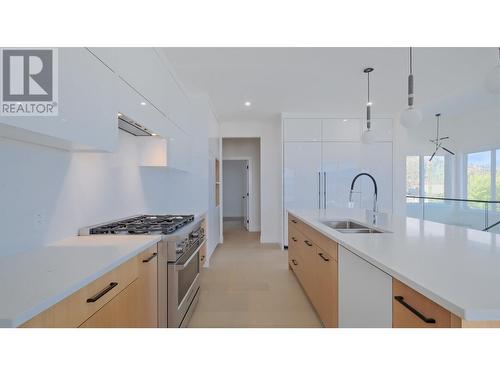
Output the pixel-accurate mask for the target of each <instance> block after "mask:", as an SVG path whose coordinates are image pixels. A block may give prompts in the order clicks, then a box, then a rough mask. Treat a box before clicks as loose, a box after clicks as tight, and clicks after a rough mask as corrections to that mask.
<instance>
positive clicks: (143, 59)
mask: <svg viewBox="0 0 500 375" xmlns="http://www.w3.org/2000/svg"><path fill="white" fill-rule="evenodd" d="M92 52H93V53H95V54H96V55H97V56H98V57H99V58H100V59H101V60H102V61H104V62H105V64H107V65H109V66H110V67H111V69H113V70H114V71H115V72H116V73H117V74H118V75H119V76H120V77H121V78H122V79H123V80H124V81H126V82H127V83H128V84H129V85H130V86H132V87H133V88H134V89H135V90H136V91H137V92H138V93H140V95H141V96H143V98H144V99H145V100H146V101H147V102H148V103H149V104H151V105H153V106H154V107H155V108H156V109H157V110H159V111H160V112H161V113H163V114H164V115H165V116H166V117H168V118H169V119H170V120H171V121H172V122H173V123H174V124H175V125H176V126H177V127H179V128H182V129H184V130H185V131H186V132H188V133H189V131H190V130H191V118H190V113H191V111H190V101H189V98H188V97H187V96H186V94H185V92H184V91H183V90H182V88H181V87H180V84H179V83H178V82H177V81H176V80H175V78H174V76H173V74H172V72H171V71H170V69H169V67H168V65H167V61H166V59H165V57H164V56H162V55H161V52H159V51H157V50H156V49H155V48H151V47H140V48H93V49H92ZM162 135H165V136H167V135H166V134H162Z"/></svg>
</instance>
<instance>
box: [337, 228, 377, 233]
mask: <svg viewBox="0 0 500 375" xmlns="http://www.w3.org/2000/svg"><path fill="white" fill-rule="evenodd" d="M335 230H336V231H337V232H340V233H353V234H359V233H384V232H383V231H381V230H378V229H372V228H356V229H335Z"/></svg>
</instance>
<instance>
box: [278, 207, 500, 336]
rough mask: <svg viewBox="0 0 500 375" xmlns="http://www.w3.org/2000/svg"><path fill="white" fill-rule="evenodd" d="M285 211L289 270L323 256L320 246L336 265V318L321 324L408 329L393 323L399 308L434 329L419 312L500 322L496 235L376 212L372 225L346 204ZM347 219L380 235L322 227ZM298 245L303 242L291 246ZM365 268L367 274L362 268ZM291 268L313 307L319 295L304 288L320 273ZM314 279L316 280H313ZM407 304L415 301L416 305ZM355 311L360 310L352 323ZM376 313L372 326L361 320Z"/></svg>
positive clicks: (450, 319)
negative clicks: (377, 231) (364, 312)
mask: <svg viewBox="0 0 500 375" xmlns="http://www.w3.org/2000/svg"><path fill="white" fill-rule="evenodd" d="M288 214H289V220H288V228H289V232H290V233H289V250H291V251H289V253H290V256H291V257H292V258H293V257H295V255H294V254H297V256H296V258H301V259H300V261H299V260H298V259H295V258H294V259H291V260H290V262H291V263H290V267H291V268H292V269H294V267H295V268H297V266H296V264H295V263H297V264H299V263H300V262H302V267H298V268H299V269H300V268H302V269H304V265H305V267H306V268H307V267H309V268H311V267H315V266H314V265H315V264H316V265H318V264H321V263H317V262H323V261H324V259H323V258H322V257H321V255H323V257H324V256H325V253H326V251H329V255H330V256H333V258H334V259H332V260H334V261H335V264H338V266H336V267H337V268H336V270H334V269H333V268H332V271H330V272H333V273H334V277H333V279H334V281H335V282H337V283H338V285H337V291H336V292H335V293H334V294H332V293H333V292H330V296H333V297H332V298H337V300H336V301H334V303H333V309H334V310H336V311H337V312H338V323H337V325H336V324H335V323H333V324H325V325H327V326H340V327H353V326H365V327H367V326H378V327H387V326H388V325H389V322H392V324H391V325H389V326H393V327H399V326H403V327H405V326H413V325H412V324H411V322H410V323H408V322H407V321H403V323H401V322H399V321H398V320H397V319H398V317H399V315H400V314H399V312H400V310H401V309H402V310H401V311H403V313H404V314H406V313H408V314H409V315H408V317H409V319H410V320H412V319H413V318H414V319H415V322H418V325H417V326H429V327H433V326H441V325H440V322H439V321H438V322H437V323H436V321H437V320H438V319H435V317H432V316H431V317H429V316H427V315H426V314H423V313H422V311H424V310H426V311H431V312H433V313H435V314H437V315H438V316H440V315H442V316H444V317H445V320H446V321H445V322H444V323H443V325H442V326H450V327H474V326H491V327H495V326H500V324H499V322H498V321H500V272H499V270H500V235H496V234H492V233H486V232H482V231H477V230H473V229H468V228H464V227H458V226H453V225H445V224H441V223H436V222H431V221H425V220H419V219H415V218H407V217H398V216H392V215H379V216H378V217H377V222H376V223H375V224H373V215H372V214H371V213H370V212H368V211H365V210H359V209H350V208H332V209H328V210H293V209H292V210H289V211H288ZM347 220H351V221H353V222H355V223H359V224H362V225H365V226H367V227H370V228H373V229H378V230H379V231H380V232H381V233H352V232H351V233H342V232H340V231H339V230H336V229H333V228H331V226H329V225H328V223H329V222H332V221H347ZM297 236H299V239H297ZM300 236H302V237H300ZM302 243H305V247H299V248H294V246H296V245H295V244H299V245H302ZM290 247H291V248H290ZM315 248H316V250H314V249H315ZM307 249H310V251H309V252H308V250H307ZM314 251H315V252H316V255H319V256H318V257H316V258H315V259H316V260H314V261H313V260H307V258H308V257H309V255H308V254H310V253H311V252H314ZM310 259H313V258H312V257H310ZM318 259H319V260H318ZM360 261H362V264H361V263H360ZM314 262H316V263H314ZM330 262H331V263H330V264H334V262H332V261H330ZM358 263H360V264H358ZM344 265H351V268H349V269H346V268H345V267H343V266H344ZM363 267H364V268H363ZM365 268H366V270H367V271H366V272H364V271H363V272H362V270H363V269H365ZM351 269H352V272H351ZM360 270H361V271H360ZM294 271H295V273H296V275H298V276H299V274H301V275H305V276H302V279H303V280H307V281H306V282H305V283H304V282H302V281H301V280H300V279H301V277H300V276H299V281H301V284H302V285H303V287H304V289H305V291H306V294H308V297H309V298H310V300H311V302H313V305H315V303H314V302H315V301H316V302H317V303H318V301H319V303H320V304H324V301H323V300H322V299H321V298H318V296H317V293H318V292H312V295H311V293H308V289H309V291H312V290H313V289H314V290H318V286H320V285H321V277H320V276H314V274H315V273H317V272H314V271H313V272H311V271H309V272H306V271H299V272H297V271H296V270H294ZM358 271H359V272H360V273H359V278H358V282H356V283H354V282H353V275H355V274H356V272H358ZM336 273H338V275H337V274H336ZM311 275H312V276H311ZM318 277H319V278H320V280H319V281H318V280H316V281H315V279H317V278H318ZM363 280H365V281H363ZM364 284H366V285H364ZM306 285H307V286H306ZM363 288H364V289H363ZM402 290H403V291H407V292H408V293H409V294H408V296H407V297H404V298H403V296H402V295H399V294H403V292H401V291H402ZM315 294H316V295H315ZM337 294H338V295H337ZM374 295H375V297H377V296H379V297H380V298H374ZM357 298H358V299H359V300H356V299H357ZM323 299H324V297H323ZM363 299H365V300H363ZM380 299H382V301H380ZM408 301H413V302H414V303H417V304H420V306H423V307H422V309H423V310H422V309H421V310H419V309H417V308H415V306H414V305H412V304H411V303H409V302H408ZM317 303H316V304H317ZM346 305H350V306H347V307H346ZM377 305H380V306H378V307H377ZM372 306H375V310H376V311H377V312H376V313H374V314H370V308H371V307H372ZM429 306H430V307H429ZM315 307H316V306H315ZM320 309H321V308H320ZM353 309H354V310H353ZM330 310H332V308H330ZM359 310H363V311H366V312H367V314H366V315H365V316H362V315H363V314H361V315H360V317H359V318H360V319H358V320H356V319H354V321H352V319H353V318H352V317H353V316H355V315H356V314H358V312H359ZM317 311H318V312H319V310H318V308H317ZM447 312H449V314H448V315H447ZM377 314H379V317H380V319H378V318H377V319H375V320H374V324H373V325H370V324H369V322H368V321H367V322H366V324H364V323H365V322H364V321H363V319H365V318H366V317H367V316H368V317H370V319H371V317H373V316H377ZM319 315H321V314H319ZM335 318H336V317H334V321H335ZM403 320H405V319H403ZM433 320H434V322H432V321H433ZM440 320H441V321H442V319H440ZM323 321H324V319H323ZM395 321H396V322H395ZM358 323H359V324H358ZM400 323H401V325H400ZM420 324H421V325H420Z"/></svg>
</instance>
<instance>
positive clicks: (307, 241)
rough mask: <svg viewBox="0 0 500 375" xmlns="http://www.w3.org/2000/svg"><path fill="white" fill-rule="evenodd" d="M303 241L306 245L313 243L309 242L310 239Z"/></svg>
mask: <svg viewBox="0 0 500 375" xmlns="http://www.w3.org/2000/svg"><path fill="white" fill-rule="evenodd" d="M304 243H305V244H306V245H307V246H312V245H313V244H312V242H311V241H309V240H305V241H304Z"/></svg>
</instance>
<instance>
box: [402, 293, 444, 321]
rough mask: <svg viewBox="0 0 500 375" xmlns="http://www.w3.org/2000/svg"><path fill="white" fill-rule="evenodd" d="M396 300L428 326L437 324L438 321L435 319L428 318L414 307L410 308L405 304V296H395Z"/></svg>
mask: <svg viewBox="0 0 500 375" xmlns="http://www.w3.org/2000/svg"><path fill="white" fill-rule="evenodd" d="M394 299H395V300H396V301H398V302H399V303H400V304H402V305H403V306H404V307H406V308H407V309H408V310H410V311H411V312H412V313H414V314H415V315H416V316H418V317H419V318H420V319H421V320H423V321H424V322H425V323H427V324H435V323H436V320H435V319H433V318H427V317H426V316H425V315H424V314H422V313H421V312H420V311H418V310H417V309H415V308H414V307H413V306H410V305H409V304H407V303H406V302H405V299H404V298H403V296H395V297H394Z"/></svg>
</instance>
